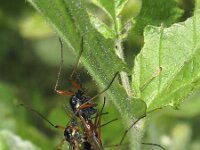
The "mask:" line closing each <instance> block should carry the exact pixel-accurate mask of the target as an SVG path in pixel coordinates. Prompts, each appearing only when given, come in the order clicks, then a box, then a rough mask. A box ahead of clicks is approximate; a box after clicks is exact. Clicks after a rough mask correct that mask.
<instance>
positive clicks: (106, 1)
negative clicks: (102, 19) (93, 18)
mask: <svg viewBox="0 0 200 150" xmlns="http://www.w3.org/2000/svg"><path fill="white" fill-rule="evenodd" d="M127 1H128V0H92V2H93V3H94V4H96V5H97V6H99V7H100V8H102V9H103V10H104V11H105V12H106V13H107V14H108V15H109V17H110V18H112V19H113V20H115V19H116V17H117V16H118V15H119V14H120V13H121V11H122V10H123V8H124V6H125V4H126V3H127Z"/></svg>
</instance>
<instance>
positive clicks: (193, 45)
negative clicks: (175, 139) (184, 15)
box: [133, 0, 200, 110]
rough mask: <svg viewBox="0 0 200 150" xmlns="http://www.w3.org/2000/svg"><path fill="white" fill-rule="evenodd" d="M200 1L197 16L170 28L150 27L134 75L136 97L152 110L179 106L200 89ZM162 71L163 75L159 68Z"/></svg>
mask: <svg viewBox="0 0 200 150" xmlns="http://www.w3.org/2000/svg"><path fill="white" fill-rule="evenodd" d="M199 31H200V0H196V8H195V12H194V16H193V17H192V18H189V19H188V20H186V21H185V22H182V23H178V24H174V25H172V26H171V27H169V28H163V27H153V26H148V27H146V29H145V33H144V41H145V45H144V47H143V49H142V51H141V53H140V54H139V55H138V56H137V58H136V61H135V67H134V74H133V88H134V92H135V94H136V97H139V98H141V99H143V100H144V101H145V102H146V103H147V107H148V110H152V109H155V108H160V107H163V106H169V105H170V106H175V107H177V106H178V105H179V104H180V103H181V102H182V101H183V99H184V98H185V97H186V96H188V95H189V94H190V93H192V92H194V91H195V90H197V89H199V88H200V61H199V60H200V32H199ZM160 67H161V68H162V70H160V72H159V68H160Z"/></svg>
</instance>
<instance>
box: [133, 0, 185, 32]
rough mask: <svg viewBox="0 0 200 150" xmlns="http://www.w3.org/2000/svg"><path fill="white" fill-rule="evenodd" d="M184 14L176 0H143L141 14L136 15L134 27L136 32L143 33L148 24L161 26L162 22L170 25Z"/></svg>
mask: <svg viewBox="0 0 200 150" xmlns="http://www.w3.org/2000/svg"><path fill="white" fill-rule="evenodd" d="M182 14H183V11H182V10H181V9H180V8H178V5H177V2H175V1H174V0H168V1H166V0H156V1H152V0H143V1H142V8H141V11H140V14H139V15H138V16H137V17H136V24H135V25H134V27H133V32H134V33H135V34H139V35H142V33H143V29H144V27H145V26H146V25H154V26H160V25H161V23H162V24H164V25H165V26H169V25H171V24H173V23H175V22H176V21H177V19H179V18H180V17H181V15H182Z"/></svg>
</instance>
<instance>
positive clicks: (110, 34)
mask: <svg viewBox="0 0 200 150" xmlns="http://www.w3.org/2000/svg"><path fill="white" fill-rule="evenodd" d="M89 17H90V22H91V23H92V24H93V26H94V27H95V29H96V30H97V31H98V32H99V33H101V34H102V35H103V36H104V37H105V38H106V39H114V38H115V34H114V31H113V30H112V29H111V28H110V27H108V26H107V25H106V24H105V23H104V22H102V21H101V20H100V19H98V18H97V17H96V16H94V15H92V14H89Z"/></svg>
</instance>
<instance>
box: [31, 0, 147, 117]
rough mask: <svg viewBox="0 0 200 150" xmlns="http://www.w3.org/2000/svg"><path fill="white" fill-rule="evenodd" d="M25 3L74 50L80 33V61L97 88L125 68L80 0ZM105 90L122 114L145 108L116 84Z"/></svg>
mask: <svg viewBox="0 0 200 150" xmlns="http://www.w3.org/2000/svg"><path fill="white" fill-rule="evenodd" d="M29 2H30V3H31V4H32V5H33V6H34V7H35V8H36V9H37V10H39V12H40V13H42V14H43V16H44V17H45V18H46V19H47V21H48V22H49V23H50V24H51V25H52V27H53V28H54V29H55V30H56V31H57V32H58V34H59V35H60V36H61V37H62V39H63V40H64V41H65V42H66V43H67V44H68V45H69V46H70V47H71V48H72V49H73V50H74V51H75V52H79V51H80V43H81V35H82V36H83V38H84V51H83V54H82V56H81V61H82V63H83V65H84V66H85V68H86V69H87V70H88V72H89V73H90V74H91V76H92V77H93V78H94V80H95V81H96V82H97V83H98V85H99V86H100V87H101V88H105V87H106V86H107V85H108V84H109V83H110V81H111V79H112V78H113V77H114V74H115V73H116V72H118V71H122V70H128V68H127V66H126V65H125V64H124V63H123V62H122V61H121V59H119V58H118V57H117V55H116V54H115V52H114V43H113V41H111V40H107V39H105V38H104V37H103V36H102V35H100V33H99V32H97V31H96V30H95V29H94V28H93V26H92V25H91V23H90V20H89V16H88V14H87V11H86V9H85V5H84V3H83V1H82V0H70V1H69V0H66V1H63V0H57V1H51V0H34V1H33V0H29ZM74 59H76V58H74ZM106 93H107V94H108V96H109V99H110V100H113V103H114V104H115V105H116V106H117V108H118V109H119V111H121V112H123V114H124V117H126V116H127V115H129V116H132V115H133V114H132V112H133V111H134V112H136V111H138V112H137V114H140V113H141V111H143V110H145V108H146V105H145V104H144V102H143V101H141V100H140V101H132V100H131V99H130V98H128V96H127V94H126V92H125V90H124V89H123V88H122V87H121V86H120V85H119V84H116V83H113V85H112V87H111V88H110V89H109V90H108V91H107V92H106ZM135 103H136V105H134V104H135ZM132 105H134V108H135V110H133V108H132V107H131V106H132ZM141 107H143V108H144V109H141Z"/></svg>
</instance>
